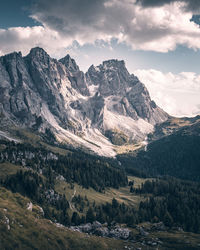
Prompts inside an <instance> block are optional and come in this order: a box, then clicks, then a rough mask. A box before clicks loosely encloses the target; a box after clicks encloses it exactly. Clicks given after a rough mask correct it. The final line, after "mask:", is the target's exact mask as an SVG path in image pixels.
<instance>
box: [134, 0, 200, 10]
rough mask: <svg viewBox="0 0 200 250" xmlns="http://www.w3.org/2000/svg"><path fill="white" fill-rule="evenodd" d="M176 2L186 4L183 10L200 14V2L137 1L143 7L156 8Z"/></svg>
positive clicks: (176, 0) (194, 0) (190, 0)
mask: <svg viewBox="0 0 200 250" xmlns="http://www.w3.org/2000/svg"><path fill="white" fill-rule="evenodd" d="M174 2H182V3H184V6H183V9H185V10H186V11H187V10H189V11H192V12H193V13H199V10H200V1H199V0H137V1H136V3H137V4H141V5H142V6H143V7H156V6H163V5H165V4H170V3H174Z"/></svg>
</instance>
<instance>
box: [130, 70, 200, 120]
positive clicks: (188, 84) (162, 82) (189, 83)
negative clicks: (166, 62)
mask: <svg viewBox="0 0 200 250" xmlns="http://www.w3.org/2000/svg"><path fill="white" fill-rule="evenodd" d="M134 74H135V75H137V76H138V77H139V79H140V80H141V81H142V82H143V83H144V84H145V85H146V87H147V88H148V90H149V92H150V95H151V97H152V99H153V100H154V101H155V102H156V103H157V104H158V105H159V106H160V107H161V108H163V109H164V110H165V111H167V112H168V113H169V114H170V115H174V116H180V117H181V116H195V115H197V114H200V75H197V74H195V73H194V72H182V73H180V74H172V73H163V72H160V71H157V70H154V69H150V70H136V71H135V72H134Z"/></svg>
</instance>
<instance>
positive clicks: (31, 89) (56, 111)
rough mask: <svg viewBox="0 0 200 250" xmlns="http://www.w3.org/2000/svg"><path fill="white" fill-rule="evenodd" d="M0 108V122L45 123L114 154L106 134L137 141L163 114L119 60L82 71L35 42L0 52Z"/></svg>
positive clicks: (60, 135)
mask: <svg viewBox="0 0 200 250" xmlns="http://www.w3.org/2000/svg"><path fill="white" fill-rule="evenodd" d="M0 114H1V117H2V119H1V123H3V122H4V124H5V121H6V122H7V123H8V124H14V125H15V126H20V127H21V126H22V127H29V128H34V129H37V130H39V131H40V132H44V131H45V129H46V128H50V129H51V130H52V132H53V133H54V134H55V135H56V137H57V139H58V140H60V141H66V142H67V143H72V144H73V145H74V146H80V145H81V146H84V147H87V148H90V149H91V150H93V151H95V152H97V153H98V154H103V155H108V156H109V155H111V156H113V155H114V154H115V152H114V151H113V145H112V143H111V141H112V140H111V141H110V139H111V138H110V136H108V134H112V133H115V134H118V135H119V134H123V136H124V137H126V140H125V142H126V143H128V142H130V143H131V142H135V141H142V140H144V138H145V137H146V135H147V134H148V133H149V132H151V131H152V130H153V128H154V125H156V124H158V123H162V122H163V121H165V120H166V119H167V118H168V115H167V114H166V113H165V112H164V111H163V110H161V109H160V108H159V107H158V106H157V105H156V104H155V103H154V102H153V101H152V100H151V99H150V96H149V93H148V91H147V89H146V88H145V86H144V84H142V83H141V82H140V81H139V80H138V78H137V77H136V76H134V75H131V74H129V72H128V71H127V69H126V67H125V63H124V61H118V60H109V61H105V62H103V64H101V65H99V66H98V67H94V66H91V67H90V68H89V70H88V72H87V73H86V74H84V73H83V72H82V71H80V69H79V67H78V66H77V64H76V62H75V61H74V60H73V59H72V58H71V57H70V56H69V55H67V56H66V57H64V58H62V59H61V60H59V61H58V60H55V59H52V58H51V57H50V56H49V55H48V54H47V53H46V52H45V51H44V50H43V49H41V48H34V49H32V50H31V51H30V53H29V54H28V55H27V56H26V57H22V55H21V53H20V52H19V53H16V52H14V53H12V54H9V55H5V56H3V57H0ZM113 131H114V132H113ZM108 132H109V133H108ZM106 136H108V137H109V138H107V137H106ZM112 142H113V141H112ZM120 143H121V142H120Z"/></svg>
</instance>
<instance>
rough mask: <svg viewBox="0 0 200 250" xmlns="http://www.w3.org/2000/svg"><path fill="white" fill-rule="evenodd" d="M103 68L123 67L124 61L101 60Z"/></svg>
mask: <svg viewBox="0 0 200 250" xmlns="http://www.w3.org/2000/svg"><path fill="white" fill-rule="evenodd" d="M102 66H103V68H105V69H107V68H112V67H113V68H120V69H123V68H125V62H124V60H117V59H111V60H107V61H103V63H102Z"/></svg>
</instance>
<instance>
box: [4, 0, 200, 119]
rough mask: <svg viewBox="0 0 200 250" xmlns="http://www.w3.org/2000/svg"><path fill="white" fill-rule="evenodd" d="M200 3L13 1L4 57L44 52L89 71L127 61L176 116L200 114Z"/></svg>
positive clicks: (7, 20)
mask: <svg viewBox="0 0 200 250" xmlns="http://www.w3.org/2000/svg"><path fill="white" fill-rule="evenodd" d="M199 24H200V1H199V0H179V1H177V0H17V1H16V0H6V1H1V3H0V55H4V54H7V53H11V52H13V51H21V52H22V54H23V55H26V54H28V53H29V51H30V49H31V48H33V47H36V46H39V47H42V48H44V49H45V50H46V51H47V52H48V53H49V55H50V56H52V57H54V58H57V59H60V58H62V57H64V56H65V55H66V54H70V55H71V57H73V58H74V59H75V60H76V62H77V64H78V65H79V67H80V68H81V70H83V71H84V72H86V71H87V69H88V67H89V66H90V65H91V64H94V65H99V64H100V63H102V61H104V60H108V59H120V60H124V61H125V63H126V66H127V68H128V70H129V72H130V73H133V74H135V75H137V76H138V77H139V79H140V80H141V81H142V82H143V83H144V84H145V85H146V87H147V89H148V90H149V92H150V95H151V98H152V99H153V100H154V101H155V102H156V103H157V104H158V105H159V106H160V107H161V108H163V109H164V110H165V111H167V112H168V113H169V114H171V115H174V116H195V115H197V114H200V66H199V61H200V26H199Z"/></svg>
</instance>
